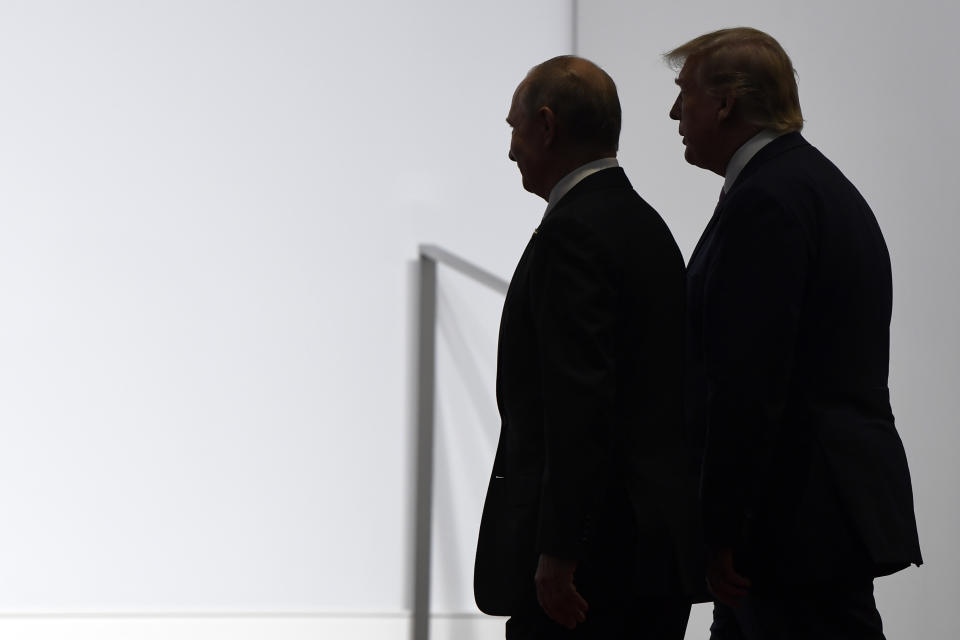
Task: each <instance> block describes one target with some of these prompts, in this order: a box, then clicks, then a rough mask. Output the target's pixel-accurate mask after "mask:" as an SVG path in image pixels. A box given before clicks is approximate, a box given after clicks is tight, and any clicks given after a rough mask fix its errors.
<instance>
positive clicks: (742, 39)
mask: <svg viewBox="0 0 960 640" xmlns="http://www.w3.org/2000/svg"><path fill="white" fill-rule="evenodd" d="M663 57H664V59H665V60H666V61H667V64H669V65H670V66H671V67H672V68H673V69H675V70H679V69H681V68H682V67H683V66H684V64H685V63H686V62H688V61H689V62H692V63H693V64H694V65H695V69H696V72H697V74H698V76H699V81H700V82H702V83H703V86H704V87H705V88H706V89H707V91H709V92H711V93H713V94H720V93H727V92H732V93H733V95H734V96H735V97H736V99H737V102H736V105H737V106H736V108H737V109H738V110H739V113H740V115H741V117H743V118H744V120H746V121H747V122H749V123H750V124H755V125H758V126H761V127H764V128H765V129H773V130H774V131H777V132H779V133H786V132H788V131H799V130H800V129H802V128H803V113H802V112H801V111H800V97H799V94H798V91H797V78H796V75H797V73H796V71H795V70H794V68H793V63H791V62H790V57H789V56H788V55H787V52H786V51H784V50H783V47H781V46H780V43H778V42H777V41H776V40H774V39H773V38H772V37H771V36H769V35H767V34H766V33H764V32H763V31H758V30H757V29H751V28H749V27H736V28H733V29H720V30H719V31H714V32H712V33H706V34H704V35H702V36H700V37H698V38H694V39H693V40H691V41H690V42H687V43H686V44H682V45H680V46H679V47H677V48H676V49H674V50H673V51H669V52H667V53H665V54H664V55H663Z"/></svg>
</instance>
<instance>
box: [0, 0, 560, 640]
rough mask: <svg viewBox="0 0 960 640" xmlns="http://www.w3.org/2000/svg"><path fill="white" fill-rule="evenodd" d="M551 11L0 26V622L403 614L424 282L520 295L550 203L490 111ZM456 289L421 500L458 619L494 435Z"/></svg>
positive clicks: (321, 11)
mask: <svg viewBox="0 0 960 640" xmlns="http://www.w3.org/2000/svg"><path fill="white" fill-rule="evenodd" d="M571 16H572V14H571V5H570V3H568V2H562V3H557V2H554V1H550V0H540V1H535V2H523V3H514V2H509V1H508V0H497V1H493V2H482V3H475V2H466V1H464V2H447V1H443V0H417V1H416V2H405V3H398V2H392V1H390V0H370V1H367V2H355V3H343V2H306V1H304V2H300V1H294V0H285V1H282V2H277V1H273V2H254V1H249V0H247V1H241V2H237V1H229V2H228V1H226V0H220V1H218V0H199V1H198V0H190V1H184V0H173V1H167V0H165V1H163V2H160V1H157V2H144V3H129V2H122V1H119V0H100V1H92V2H84V3H75V2H64V1H38V2H32V1H31V2H14V1H7V2H2V3H0V87H2V89H0V92H2V97H0V140H2V143H0V308H2V311H0V425H3V434H4V439H3V440H4V441H3V446H2V447H0V511H2V513H3V525H2V526H0V575H2V576H3V579H2V580H0V612H6V613H8V614H15V615H20V614H24V613H38V614H45V613H64V612H73V613H76V612H81V613H83V612H107V613H110V612H121V613H124V612H125V613H142V612H156V611H162V612H180V613H183V612H211V611H213V612H226V613H236V614H244V615H246V614H250V613H252V612H253V613H255V612H258V611H259V612H272V613H276V612H316V611H334V612H347V613H349V612H371V611H372V612H375V613H377V614H383V613H387V614H391V615H393V614H396V615H400V616H401V617H402V616H403V615H405V614H404V612H405V611H406V610H407V609H408V608H409V606H410V604H411V603H410V593H411V589H410V585H411V584H412V576H411V560H410V550H411V549H412V539H411V533H412V532H411V514H412V495H413V485H412V478H413V474H412V469H411V460H412V453H413V452H412V434H413V429H412V415H413V412H412V387H413V381H412V380H411V375H412V372H413V366H412V364H413V363H412V359H411V355H412V352H411V347H410V341H411V337H412V335H413V329H412V323H411V316H412V303H413V297H412V296H413V284H414V282H415V281H414V279H413V278H412V261H413V260H414V259H415V257H416V247H417V244H418V243H420V242H433V243H437V244H440V245H443V246H445V247H447V248H448V249H451V250H453V251H455V252H457V253H459V254H461V255H463V256H465V257H467V258H469V259H471V260H474V261H476V262H477V263H479V264H481V265H483V266H485V267H486V268H488V269H490V270H492V271H494V272H495V273H498V274H499V275H501V276H503V277H504V278H507V277H509V275H510V273H511V271H512V268H513V265H514V263H515V260H516V259H517V256H519V254H520V251H521V250H522V247H523V245H524V243H525V242H526V240H527V237H528V234H529V232H530V230H531V229H532V228H533V226H535V224H536V222H537V220H538V214H539V212H540V211H541V210H542V203H538V202H537V200H536V199H535V198H534V197H533V196H530V195H529V194H526V193H525V192H523V191H522V189H521V186H520V180H519V176H518V175H517V172H516V170H515V168H514V167H513V165H512V163H510V162H509V161H508V160H507V157H506V156H507V147H508V143H509V130H508V127H507V126H506V124H505V123H504V117H505V116H506V112H507V108H508V106H509V101H510V97H511V94H512V92H513V89H514V87H515V85H516V84H517V83H518V82H519V81H520V80H521V79H522V77H523V75H524V74H525V72H526V70H527V69H528V68H529V67H530V66H532V65H533V64H536V63H537V62H540V61H541V60H543V59H545V58H547V57H549V56H551V55H554V54H556V53H558V52H561V51H566V50H568V48H569V43H570V34H571V31H572V17H571ZM472 287H473V285H471V284H470V283H465V282H462V281H461V280H458V279H456V278H455V277H453V276H451V275H450V274H446V273H444V274H442V281H441V295H442V298H441V309H440V322H441V338H442V342H441V353H440V367H441V375H442V376H443V377H442V379H441V383H440V390H441V407H440V417H441V421H442V428H443V429H444V431H442V432H441V434H440V441H439V445H440V446H446V444H447V443H448V442H449V441H450V440H452V439H456V438H458V437H459V435H460V434H461V433H462V434H466V433H468V432H469V433H471V434H472V435H471V438H473V440H470V441H468V442H474V441H475V442H476V450H474V451H471V450H461V451H460V452H456V451H454V452H453V453H452V454H451V455H452V456H459V457H460V458H459V459H458V458H457V457H451V456H447V455H444V456H443V460H444V461H445V463H447V462H448V463H449V464H451V465H456V466H457V468H460V469H465V466H464V465H472V467H471V468H466V469H465V471H464V474H465V475H464V477H469V478H470V482H471V483H473V484H472V485H471V486H470V487H469V488H464V487H461V486H460V485H457V484H455V483H454V482H450V483H448V485H447V486H449V488H450V489H451V491H449V492H448V491H446V488H445V487H440V488H439V489H438V493H437V496H438V497H437V499H438V504H439V505H440V508H439V510H440V513H439V514H438V522H439V524H440V525H443V524H444V523H446V522H451V523H452V522H455V521H460V520H463V521H464V522H465V523H466V524H461V525H458V527H459V531H458V533H457V535H456V536H455V540H454V538H453V537H446V538H440V539H439V540H438V541H437V545H438V547H437V548H438V554H439V559H440V562H439V563H437V574H438V575H437V580H438V585H439V587H438V590H437V598H438V602H437V606H438V607H446V608H448V609H452V610H456V611H460V610H463V609H464V607H470V606H472V598H471V597H470V594H469V582H468V583H467V584H466V586H465V587H464V586H463V585H461V583H460V582H459V581H458V580H457V579H458V578H462V577H463V576H462V575H458V572H457V571H451V570H449V569H448V568H447V565H448V564H449V563H448V562H445V560H446V558H447V556H446V555H443V554H444V553H447V551H449V554H452V556H451V557H453V556H455V557H457V558H466V557H471V556H472V552H473V549H472V546H473V540H474V539H475V535H476V533H475V528H476V522H475V521H474V520H476V519H477V518H478V514H479V508H480V504H479V501H480V500H481V499H482V491H483V488H484V487H483V486H482V485H483V484H484V483H485V481H486V474H487V473H488V472H489V468H490V464H491V462H492V450H493V445H492V444H491V443H492V442H493V441H492V438H495V434H496V430H497V428H498V424H496V423H495V422H493V421H494V420H495V411H493V412H492V411H491V409H492V406H493V404H492V403H493V392H492V387H493V380H492V374H491V373H490V366H491V362H492V358H493V354H494V352H495V339H496V323H497V321H498V317H497V316H498V309H497V307H498V306H499V304H500V303H499V301H498V300H496V299H492V300H491V299H489V294H486V293H485V292H482V291H477V290H475V289H474V288H472ZM480 308H482V309H483V311H477V312H476V313H473V312H471V309H480ZM491 310H492V311H491ZM484 314H486V315H484ZM474 334H476V335H474ZM482 340H486V343H485V344H481V341H482ZM464 345H469V347H466V346H464ZM465 348H469V349H472V350H476V354H477V358H478V362H479V364H478V365H477V366H478V367H479V369H478V370H477V372H474V373H470V364H469V363H467V362H466V361H464V360H463V358H462V357H461V356H463V355H464V352H463V349H465ZM463 375H473V376H474V377H473V378H472V379H466V380H464V379H463V378H462V376H463ZM481 385H486V386H485V387H482V386H481ZM458 389H465V390H466V391H458ZM447 390H449V391H450V393H449V394H448V395H443V394H444V393H445V392H446V391H447ZM465 394H466V395H465ZM475 407H476V408H475ZM484 430H486V431H484ZM491 434H492V435H491ZM441 453H442V452H441ZM441 477H443V476H441ZM478 487H479V488H478ZM462 494H469V495H470V496H471V497H472V499H473V502H472V503H469V504H466V503H467V502H468V501H466V500H461V499H460V497H459V496H461V495H462ZM458 501H459V502H464V503H465V506H464V508H463V509H461V510H460V511H449V510H444V509H443V506H442V505H443V504H452V505H454V506H456V505H457V503H458ZM451 540H453V542H452V543H451V542H450V541H451ZM466 541H469V542H466ZM445 545H446V546H445ZM468 547H469V548H468ZM445 549H446V550H447V551H445ZM451 566H452V565H451ZM461 573H462V572H461ZM445 576H449V580H447V578H446V577H445ZM444 580H447V584H450V585H454V586H448V587H445V583H444ZM41 618H42V616H41ZM32 620H35V619H34V618H22V617H7V618H2V619H0V629H2V628H4V625H6V624H14V623H16V624H18V625H22V624H30V623H31V621H32ZM58 620H60V619H59V618H58ZM65 620H67V622H68V623H71V622H70V621H72V622H73V623H76V625H77V626H76V628H77V629H79V628H80V626H82V625H83V624H87V623H88V622H89V619H85V618H66V619H65ZM84 620H87V623H85V622H83V621H84ZM25 621H26V622H25ZM85 628H89V624H87V627H85ZM9 629H12V627H10V628H9ZM17 629H19V630H18V631H16V633H17V634H21V636H22V634H23V633H25V632H24V631H23V630H22V628H21V627H19V626H18V627H17ZM11 633H13V631H11Z"/></svg>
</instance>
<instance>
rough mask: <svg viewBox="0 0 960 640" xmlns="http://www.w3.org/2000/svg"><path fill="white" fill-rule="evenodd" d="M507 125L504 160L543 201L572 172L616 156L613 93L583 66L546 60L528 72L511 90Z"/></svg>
mask: <svg viewBox="0 0 960 640" xmlns="http://www.w3.org/2000/svg"><path fill="white" fill-rule="evenodd" d="M507 124H509V125H510V127H511V128H512V129H513V134H512V136H511V139H510V159H511V160H513V161H514V162H516V163H517V166H518V167H519V169H520V174H521V176H522V177H523V187H524V188H525V189H526V190H527V191H530V192H531V193H535V194H537V195H538V196H540V197H542V198H543V199H544V200H546V199H548V198H549V195H550V190H551V189H552V188H553V186H554V185H555V184H556V183H557V182H559V181H560V179H561V178H563V176H565V175H566V174H568V173H570V172H571V171H573V170H574V169H576V168H577V167H578V166H580V165H582V164H586V163H587V162H590V161H591V160H597V159H599V158H605V157H615V156H616V155H617V146H618V144H619V140H620V99H619V98H618V97H617V87H616V85H615V84H614V83H613V79H612V78H610V76H609V75H607V73H606V72H605V71H603V69H601V68H600V67H598V66H597V65H595V64H593V63H592V62H590V61H589V60H584V59H583V58H578V57H576V56H559V57H556V58H552V59H550V60H547V61H546V62H544V63H542V64H539V65H537V66H536V67H534V68H533V69H531V70H530V72H529V73H528V74H527V77H526V78H524V80H523V82H521V83H520V86H518V87H517V90H516V91H515V92H514V94H513V101H512V102H511V104H510V113H509V114H508V115H507Z"/></svg>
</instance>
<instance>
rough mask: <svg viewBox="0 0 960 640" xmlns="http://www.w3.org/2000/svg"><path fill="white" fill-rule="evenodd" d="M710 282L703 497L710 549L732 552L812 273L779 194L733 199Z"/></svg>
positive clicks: (778, 408) (780, 410)
mask: <svg viewBox="0 0 960 640" xmlns="http://www.w3.org/2000/svg"><path fill="white" fill-rule="evenodd" d="M722 216H723V217H722V218H721V223H720V225H718V228H717V238H716V249H715V251H714V252H713V257H712V260H711V263H710V265H709V267H708V271H707V276H706V282H705V284H704V307H703V332H704V335H703V345H704V364H705V366H706V376H707V422H708V426H707V428H708V432H707V442H706V451H705V456H704V464H703V477H702V485H701V497H702V501H703V511H704V513H703V516H704V529H705V535H706V541H707V543H708V544H709V545H710V546H712V547H714V548H719V547H732V546H736V543H737V541H738V539H739V537H740V535H741V533H742V528H743V525H744V522H745V518H746V516H747V510H748V508H749V502H750V494H751V493H752V492H753V491H755V490H756V487H754V486H752V485H751V483H755V482H757V479H758V478H760V477H762V475H761V474H760V473H759V471H760V470H762V469H763V466H764V463H765V457H766V456H767V454H768V452H769V448H770V444H771V443H772V442H773V440H774V439H775V438H776V437H777V430H778V428H779V427H780V424H781V422H782V417H783V414H784V406H785V404H786V402H787V400H788V388H789V385H790V383H791V380H792V378H793V376H794V375H795V371H794V363H795V350H796V345H797V336H798V327H799V321H800V314H801V309H802V304H803V297H804V292H805V283H806V274H807V269H808V262H809V256H808V248H807V241H806V236H805V234H804V233H803V229H802V228H801V226H800V224H799V221H798V220H797V218H796V216H795V215H794V214H793V213H792V212H790V211H788V210H787V209H786V208H785V207H784V206H782V204H781V203H780V202H778V201H777V200H776V199H775V198H774V197H772V196H770V195H766V194H763V193H759V192H757V191H755V190H754V191H745V192H741V193H738V194H736V196H734V199H732V200H731V202H729V203H728V205H727V207H725V209H724V210H723V212H722Z"/></svg>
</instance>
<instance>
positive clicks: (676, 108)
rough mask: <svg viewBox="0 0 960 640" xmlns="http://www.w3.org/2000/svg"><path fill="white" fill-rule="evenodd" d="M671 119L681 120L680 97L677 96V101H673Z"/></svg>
mask: <svg viewBox="0 0 960 640" xmlns="http://www.w3.org/2000/svg"><path fill="white" fill-rule="evenodd" d="M670 119H671V120H679V119H680V96H677V99H676V100H674V101H673V106H672V107H670Z"/></svg>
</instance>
